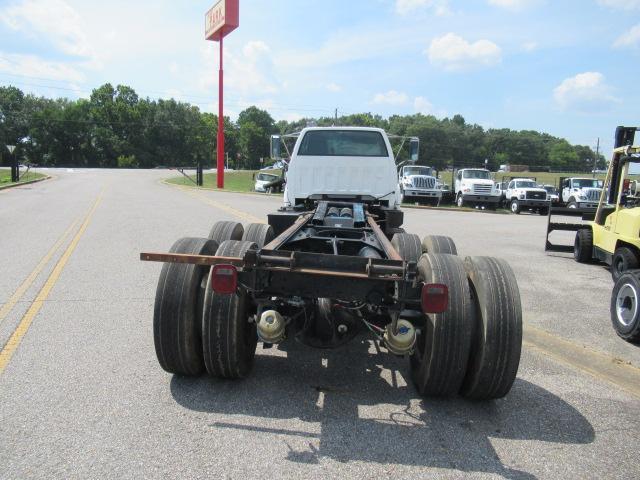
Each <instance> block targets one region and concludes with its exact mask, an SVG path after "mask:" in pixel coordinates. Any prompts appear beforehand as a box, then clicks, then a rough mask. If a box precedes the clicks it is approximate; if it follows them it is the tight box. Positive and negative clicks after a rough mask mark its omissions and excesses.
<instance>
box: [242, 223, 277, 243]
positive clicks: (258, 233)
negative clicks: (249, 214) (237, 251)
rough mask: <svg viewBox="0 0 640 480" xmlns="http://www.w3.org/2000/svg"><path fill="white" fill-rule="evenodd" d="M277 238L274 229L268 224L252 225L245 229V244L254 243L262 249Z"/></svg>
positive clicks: (243, 238) (243, 237)
mask: <svg viewBox="0 0 640 480" xmlns="http://www.w3.org/2000/svg"><path fill="white" fill-rule="evenodd" d="M274 238H275V234H274V233H273V228H272V227H271V225H267V224H266V223H250V224H249V225H247V228H245V229H244V234H243V235H242V240H243V241H245V242H253V243H255V244H256V245H258V248H262V247H264V246H265V245H267V244H268V243H269V242H271V240H273V239H274Z"/></svg>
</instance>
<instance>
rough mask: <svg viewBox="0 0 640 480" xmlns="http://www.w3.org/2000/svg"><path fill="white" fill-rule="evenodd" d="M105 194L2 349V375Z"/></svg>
mask: <svg viewBox="0 0 640 480" xmlns="http://www.w3.org/2000/svg"><path fill="white" fill-rule="evenodd" d="M103 194H104V189H102V191H101V192H100V194H99V195H98V198H96V201H95V202H94V203H93V206H92V207H91V209H90V210H89V213H87V216H86V217H85V219H84V222H83V223H82V225H81V226H80V229H79V230H78V233H76V235H75V237H73V240H71V243H70V244H69V246H68V247H67V249H66V250H65V252H64V253H63V254H62V257H61V258H60V260H59V261H58V263H57V264H56V266H55V267H54V269H53V271H52V272H51V275H49V278H48V279H47V281H46V282H45V284H44V286H43V287H42V289H41V290H40V292H39V293H38V296H37V297H36V299H35V300H34V301H33V303H32V304H31V307H29V310H27V313H25V314H24V316H23V317H22V320H20V323H19V324H18V327H17V328H16V330H15V331H14V332H13V334H12V335H11V337H10V338H9V341H8V342H7V344H6V345H5V346H4V348H3V349H2V351H0V375H1V374H2V372H4V369H5V368H6V367H7V365H8V364H9V362H10V361H11V357H13V354H14V353H15V351H16V350H17V348H18V346H19V345H20V342H21V341H22V339H23V338H24V336H25V335H26V334H27V331H28V330H29V327H30V326H31V323H33V320H34V318H35V317H36V315H37V314H38V312H39V311H40V309H41V308H42V305H44V302H45V301H46V299H47V297H48V296H49V294H50V293H51V290H52V289H53V286H54V285H55V284H56V282H57V281H58V279H59V278H60V274H62V270H63V269H64V267H65V265H66V264H67V262H68V261H69V258H70V257H71V254H72V253H73V251H74V250H75V249H76V247H77V246H78V242H80V238H81V237H82V235H83V234H84V232H85V230H86V229H87V226H88V225H89V222H91V219H92V218H93V214H94V213H95V211H96V209H97V208H98V205H99V203H100V201H101V200H102V195H103Z"/></svg>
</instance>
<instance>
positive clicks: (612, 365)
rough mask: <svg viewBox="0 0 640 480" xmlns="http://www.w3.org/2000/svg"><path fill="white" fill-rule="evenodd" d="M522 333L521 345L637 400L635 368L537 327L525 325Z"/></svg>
mask: <svg viewBox="0 0 640 480" xmlns="http://www.w3.org/2000/svg"><path fill="white" fill-rule="evenodd" d="M523 333H524V338H523V345H524V346H526V347H528V348H530V349H533V350H536V351H538V352H540V353H542V354H544V355H547V356H549V357H551V358H553V359H554V360H555V361H557V362H560V363H563V364H565V365H568V366H570V367H573V368H575V369H578V370H580V371H582V372H586V373H588V374H589V375H591V376H593V377H595V378H597V379H599V380H605V381H607V382H609V383H612V384H614V385H616V386H617V387H620V388H622V389H624V390H626V391H627V392H629V393H631V394H633V395H634V396H636V397H640V369H639V368H637V367H634V366H633V365H630V364H627V363H625V362H624V361H622V360H620V359H618V358H615V357H613V356H611V355H608V354H605V353H603V352H598V351H596V350H592V349H589V348H587V347H585V346H582V345H578V344H576V343H574V342H572V341H570V340H567V339H564V338H562V337H559V336H557V335H555V334H552V333H549V332H546V331H544V330H541V329H539V328H535V327H531V326H529V325H525V327H524V332H523ZM612 334H613V333H612Z"/></svg>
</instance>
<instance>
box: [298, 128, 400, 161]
mask: <svg viewBox="0 0 640 480" xmlns="http://www.w3.org/2000/svg"><path fill="white" fill-rule="evenodd" d="M298 156H310V157H388V156H389V151H388V150H387V145H386V143H385V141H384V138H383V136H382V134H381V133H380V132H363V131H357V130H312V131H310V132H307V133H305V135H304V137H303V138H302V141H301V142H300V148H299V149H298Z"/></svg>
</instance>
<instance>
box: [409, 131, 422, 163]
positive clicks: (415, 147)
mask: <svg viewBox="0 0 640 480" xmlns="http://www.w3.org/2000/svg"><path fill="white" fill-rule="evenodd" d="M419 153H420V139H419V138H418V137H411V140H409V160H410V161H411V162H414V163H415V162H417V161H418V155H419Z"/></svg>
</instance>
